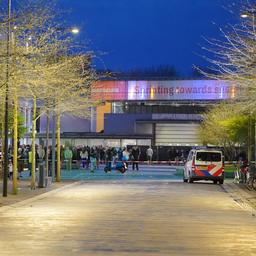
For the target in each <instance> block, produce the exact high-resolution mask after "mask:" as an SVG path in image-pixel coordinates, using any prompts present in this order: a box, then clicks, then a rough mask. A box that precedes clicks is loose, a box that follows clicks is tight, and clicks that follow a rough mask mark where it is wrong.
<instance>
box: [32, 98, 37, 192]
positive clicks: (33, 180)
mask: <svg viewBox="0 0 256 256" xmlns="http://www.w3.org/2000/svg"><path fill="white" fill-rule="evenodd" d="M31 147H32V171H31V189H35V188H36V97H34V98H33V121H32V145H31Z"/></svg>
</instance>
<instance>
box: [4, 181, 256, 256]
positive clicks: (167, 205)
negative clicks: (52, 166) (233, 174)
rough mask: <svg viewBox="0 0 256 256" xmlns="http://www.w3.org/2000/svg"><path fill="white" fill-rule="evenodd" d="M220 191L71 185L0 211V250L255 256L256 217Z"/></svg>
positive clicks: (203, 186)
mask: <svg viewBox="0 0 256 256" xmlns="http://www.w3.org/2000/svg"><path fill="white" fill-rule="evenodd" d="M227 189H228V188H227ZM227 189H225V185H224V187H222V186H218V185H213V184H209V183H195V184H184V183H182V182H137V183H136V182H130V183H129V182H123V181H119V182H108V183H106V182H105V183H97V182H93V183H77V184H75V185H70V186H68V187H65V188H61V189H59V190H57V191H51V192H49V193H46V194H43V195H41V196H38V197H35V198H32V199H28V200H26V201H24V202H21V203H18V204H14V205H12V206H11V207H10V206H9V207H8V208H6V207H2V208H0V221H1V232H0V255H19V256H21V255H38V256H41V255H69V256H70V255H86V256H87V255H96V256H97V255H104V256H108V255H111V256H113V255H116V256H122V255H136V256H137V255H138V256H140V255H142V256H143V255H171V256H172V255H184V256H190V255H195V256H200V255H203V256H205V255H208V256H211V255H218V256H220V255H225V256H229V255H230V256H234V255H248V256H249V255H256V239H255V238H256V218H255V217H253V216H252V214H250V212H249V211H247V210H246V209H243V207H241V206H240V205H239V204H237V203H236V202H235V201H234V199H233V198H232V197H231V196H230V194H229V193H227Z"/></svg>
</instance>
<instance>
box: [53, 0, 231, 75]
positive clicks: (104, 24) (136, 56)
mask: <svg viewBox="0 0 256 256" xmlns="http://www.w3.org/2000/svg"><path fill="white" fill-rule="evenodd" d="M58 1H59V4H60V6H61V8H63V9H68V10H70V11H71V13H70V15H69V16H67V19H68V23H69V24H74V25H77V26H78V27H80V29H81V34H80V35H79V40H83V39H86V40H89V48H90V49H93V50H95V51H100V52H105V53H106V55H104V56H100V58H101V60H102V61H97V62H96V63H97V68H99V69H103V68H105V67H106V68H109V69H112V70H128V69H134V68H146V67H151V66H158V65H173V66H175V67H176V68H177V70H178V71H179V72H180V73H182V74H183V75H188V74H189V73H190V72H191V69H192V65H200V66H202V65H204V66H206V65H207V63H206V62H205V61H204V60H203V59H202V58H201V57H199V56H197V53H199V54H202V53H203V52H202V50H201V49H200V45H202V44H203V45H206V42H205V41H204V40H203V39H202V36H205V37H208V38H212V37H214V38H216V37H218V36H219V35H220V31H219V28H220V27H224V26H225V24H227V23H230V22H231V19H233V18H234V17H233V16H232V15H231V14H230V13H229V12H228V11H227V9H226V8H225V7H227V4H230V2H232V1H231V0H75V1H74V0H73V1H72V0H58Z"/></svg>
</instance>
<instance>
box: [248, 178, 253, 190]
mask: <svg viewBox="0 0 256 256" xmlns="http://www.w3.org/2000/svg"><path fill="white" fill-rule="evenodd" d="M253 180H254V178H253V177H249V178H248V180H247V183H246V187H247V188H248V189H249V190H253Z"/></svg>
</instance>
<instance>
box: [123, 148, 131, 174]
mask: <svg viewBox="0 0 256 256" xmlns="http://www.w3.org/2000/svg"><path fill="white" fill-rule="evenodd" d="M129 158H130V152H129V151H128V150H127V148H124V150H123V152H122V161H123V163H124V164H125V165H126V167H127V169H128V161H129Z"/></svg>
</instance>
